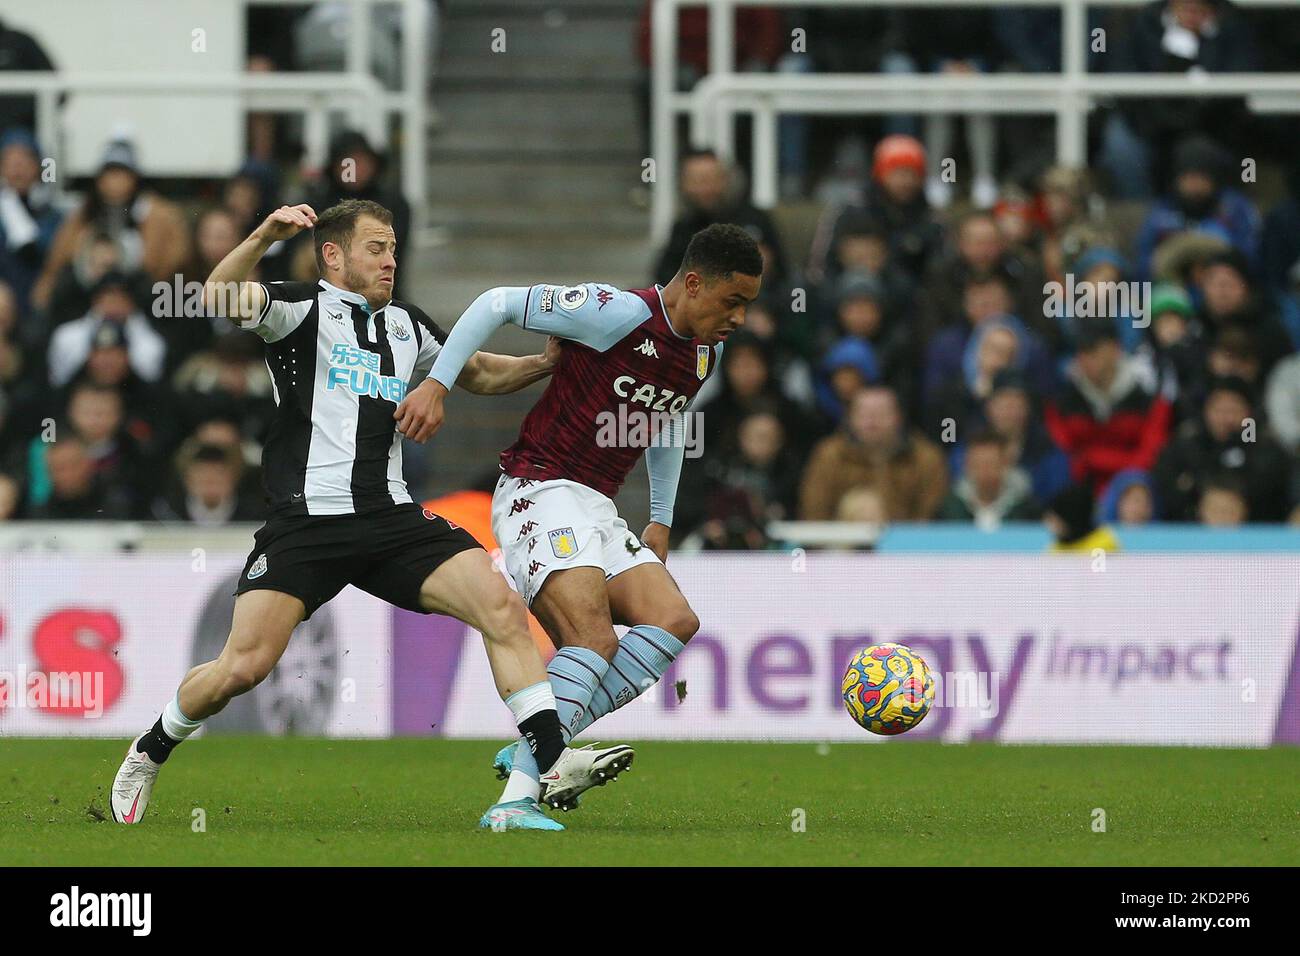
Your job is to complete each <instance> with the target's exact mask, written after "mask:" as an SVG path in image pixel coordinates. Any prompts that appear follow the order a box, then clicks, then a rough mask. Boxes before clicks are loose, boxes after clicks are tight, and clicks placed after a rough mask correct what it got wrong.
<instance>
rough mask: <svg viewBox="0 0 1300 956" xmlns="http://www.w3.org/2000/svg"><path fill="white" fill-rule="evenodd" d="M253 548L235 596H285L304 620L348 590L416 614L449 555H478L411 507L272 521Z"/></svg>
mask: <svg viewBox="0 0 1300 956" xmlns="http://www.w3.org/2000/svg"><path fill="white" fill-rule="evenodd" d="M253 540H254V544H253V550H252V551H251V552H250V553H249V555H248V560H247V561H246V562H244V570H243V572H242V573H241V574H240V575H239V585H238V587H236V588H235V593H236V594H243V593H244V592H246V591H258V590H266V591H281V592H283V593H285V594H291V595H293V596H294V597H296V598H298V599H299V600H301V601H302V603H303V604H304V605H305V606H306V608H307V613H306V615H305V617H304V620H305V619H306V618H309V617H311V616H312V614H313V613H315V611H316V609H317V608H318V607H320V606H321V605H322V604H324V603H326V602H327V601H329V600H331V599H332V598H333V597H334V596H335V595H336V594H338V593H339V592H340V591H342V590H343V589H344V588H345V587H346V586H347V585H349V584H352V585H355V586H356V587H358V588H360V589H361V590H363V591H365V592H367V593H368V594H373V595H374V596H375V597H377V598H379V599H380V600H382V601H387V602H388V603H389V604H392V605H394V606H396V607H400V608H405V609H406V610H408V611H419V612H421V613H424V611H423V609H422V608H421V607H420V586H421V585H422V584H424V580H425V578H427V577H428V576H429V574H430V573H431V572H432V571H433V570H434V569H435V568H437V567H438V566H439V565H441V564H442V563H443V562H444V561H446V560H447V559H448V558H450V557H452V556H453V555H456V554H459V553H460V552H462V551H465V550H468V549H470V548H478V547H480V545H479V543H478V542H477V541H476V540H474V537H473V536H472V535H471V534H470V533H469V532H467V531H465V529H463V528H460V527H458V526H456V525H453V524H451V522H449V521H448V520H447V519H446V518H443V517H441V516H439V515H436V514H434V513H433V512H432V511H428V510H426V509H424V508H422V507H420V506H419V505H418V504H415V503H410V504H403V505H393V507H392V508H385V509H383V510H381V511H371V512H367V513H365V514H359V515H290V516H285V517H272V518H271V519H270V520H269V521H267V523H266V524H264V525H263V526H262V527H261V528H260V529H258V532H257V535H256V536H255V537H254V539H253Z"/></svg>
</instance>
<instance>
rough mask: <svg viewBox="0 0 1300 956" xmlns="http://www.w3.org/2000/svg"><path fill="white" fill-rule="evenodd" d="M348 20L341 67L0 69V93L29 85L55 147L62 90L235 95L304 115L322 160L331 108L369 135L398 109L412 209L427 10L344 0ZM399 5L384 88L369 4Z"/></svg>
mask: <svg viewBox="0 0 1300 956" xmlns="http://www.w3.org/2000/svg"><path fill="white" fill-rule="evenodd" d="M242 2H243V3H244V5H245V6H248V5H252V4H266V5H293V4H294V3H295V2H296V0H242ZM346 2H348V3H350V4H351V11H350V12H351V24H350V31H349V35H348V46H347V49H346V51H345V69H344V70H343V71H342V72H311V73H308V72H294V73H246V72H243V71H240V72H238V73H231V74H227V75H214V74H201V73H150V72H139V73H103V72H89V71H87V72H76V71H59V72H39V73H35V72H7V73H0V93H31V94H33V95H34V96H35V98H36V131H35V132H36V135H37V137H38V139H39V140H40V141H41V142H42V143H47V144H49V146H50V148H52V149H54V151H55V153H56V155H57V154H58V153H59V152H60V151H61V147H62V145H63V144H64V143H65V142H66V137H65V134H64V130H63V128H62V122H61V114H62V106H61V102H60V101H61V100H62V98H63V97H64V96H65V95H66V94H75V93H78V92H81V93H90V92H94V93H130V94H132V95H135V96H143V97H159V98H163V99H166V98H168V97H173V96H175V95H176V94H177V93H188V94H211V95H213V96H238V97H239V98H240V99H241V102H242V105H243V107H244V109H245V111H246V112H256V111H258V110H268V111H275V112H290V113H299V114H301V115H302V116H303V124H304V148H305V151H306V159H307V162H308V163H310V164H312V165H314V166H318V167H319V166H323V165H324V163H325V159H326V155H327V153H328V148H329V120H330V115H331V114H332V113H334V112H337V111H343V112H346V113H347V116H348V119H349V122H350V123H351V124H352V125H354V126H355V127H356V128H358V129H360V130H362V131H363V132H365V133H366V136H367V137H368V138H369V139H370V141H371V142H373V143H376V144H382V143H385V142H386V141H387V140H388V119H389V117H390V116H392V115H394V114H396V115H400V116H401V117H402V129H403V136H402V140H401V146H402V163H401V170H402V191H403V193H404V194H405V196H406V198H407V200H408V201H409V202H410V203H411V206H412V215H413V216H415V217H416V219H417V223H418V221H419V217H420V216H421V215H422V214H423V209H424V205H425V202H424V200H425V190H426V178H427V177H426V169H425V166H426V160H425V135H424V127H425V110H426V94H425V85H426V84H425V74H424V61H425V56H426V53H425V50H424V48H423V46H422V44H423V42H424V36H425V28H426V18H427V16H428V11H427V10H426V9H425V7H424V0H346ZM376 3H397V4H399V5H400V6H401V7H402V70H403V76H402V89H400V90H398V91H389V90H386V89H385V88H384V86H383V84H382V83H380V82H379V80H378V79H376V77H375V76H374V75H373V74H372V73H371V71H370V17H369V13H370V7H371V6H372V5H374V4H376Z"/></svg>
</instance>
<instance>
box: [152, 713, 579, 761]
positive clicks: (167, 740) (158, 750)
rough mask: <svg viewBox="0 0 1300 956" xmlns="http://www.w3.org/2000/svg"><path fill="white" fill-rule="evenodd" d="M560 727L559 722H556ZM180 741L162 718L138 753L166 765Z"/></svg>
mask: <svg viewBox="0 0 1300 956" xmlns="http://www.w3.org/2000/svg"><path fill="white" fill-rule="evenodd" d="M556 726H557V727H558V726H559V721H558V720H557V721H556ZM178 743H180V741H179V740H173V739H172V738H171V737H168V736H167V732H166V731H165V730H163V725H162V718H161V717H159V718H158V719H157V720H156V721H154V725H153V726H152V727H150V728H149V730H148V731H147V732H146V733H145V734H144V736H143V737H141V738H140V742H139V743H138V744H136V745H135V750H136V753H142V754H148V755H149V759H150V760H152V761H153V762H154V763H165V762H166V761H167V758H168V757H170V756H171V755H172V748H173V747H175V746H176V745H177V744H178Z"/></svg>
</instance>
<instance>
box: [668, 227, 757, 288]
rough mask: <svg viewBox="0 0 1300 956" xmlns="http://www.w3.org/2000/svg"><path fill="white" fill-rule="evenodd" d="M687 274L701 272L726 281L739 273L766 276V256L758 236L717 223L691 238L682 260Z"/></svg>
mask: <svg viewBox="0 0 1300 956" xmlns="http://www.w3.org/2000/svg"><path fill="white" fill-rule="evenodd" d="M682 271H683V272H698V273H700V275H702V276H704V277H705V278H707V279H722V278H726V277H728V276H730V275H733V274H735V273H737V272H739V273H741V274H742V275H747V276H761V275H762V274H763V253H761V252H760V251H759V249H758V243H757V242H755V241H754V237H753V236H751V235H750V234H749V233H748V232H746V231H745V230H744V229H742V228H741V227H740V226H736V225H732V224H731V223H723V222H717V223H714V224H713V225H712V226H709V227H707V228H705V229H701V230H700V231H699V232H697V233H696V234H695V235H693V236H692V237H691V241H690V244H689V245H687V247H686V255H684V256H683V257H682Z"/></svg>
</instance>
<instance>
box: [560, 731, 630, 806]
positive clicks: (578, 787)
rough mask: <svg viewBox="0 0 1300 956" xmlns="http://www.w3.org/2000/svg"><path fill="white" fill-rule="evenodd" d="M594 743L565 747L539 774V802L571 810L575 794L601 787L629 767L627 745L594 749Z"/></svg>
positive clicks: (576, 799) (628, 748) (575, 799)
mask: <svg viewBox="0 0 1300 956" xmlns="http://www.w3.org/2000/svg"><path fill="white" fill-rule="evenodd" d="M595 746H596V745H595V744H587V746H585V747H581V748H575V747H569V748H567V749H566V750H565V751H564V753H563V754H561V755H560V759H559V760H557V761H555V766H553V767H551V769H550V770H548V771H546V773H544V774H542V777H541V784H542V803H544V804H546V805H547V806H548V807H551V808H553V809H555V810H566V811H567V810H572V809H573V808H574V807H576V806H577V805H578V795H579V794H581V793H584V792H585V791H587V790H590V789H591V788H592V787H603V786H604V785H605V784H607V783H609V782H610V781H611V780H617V779H618V775H619V774H620V773H622V772H623V771H625V770H630V769H631V767H632V758H633V757H635V756H636V754H635V752H634V751H633V750H632V748H631V747H625V746H623V745H621V744H620V745H619V746H617V747H607V748H605V749H604V750H596V749H595Z"/></svg>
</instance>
